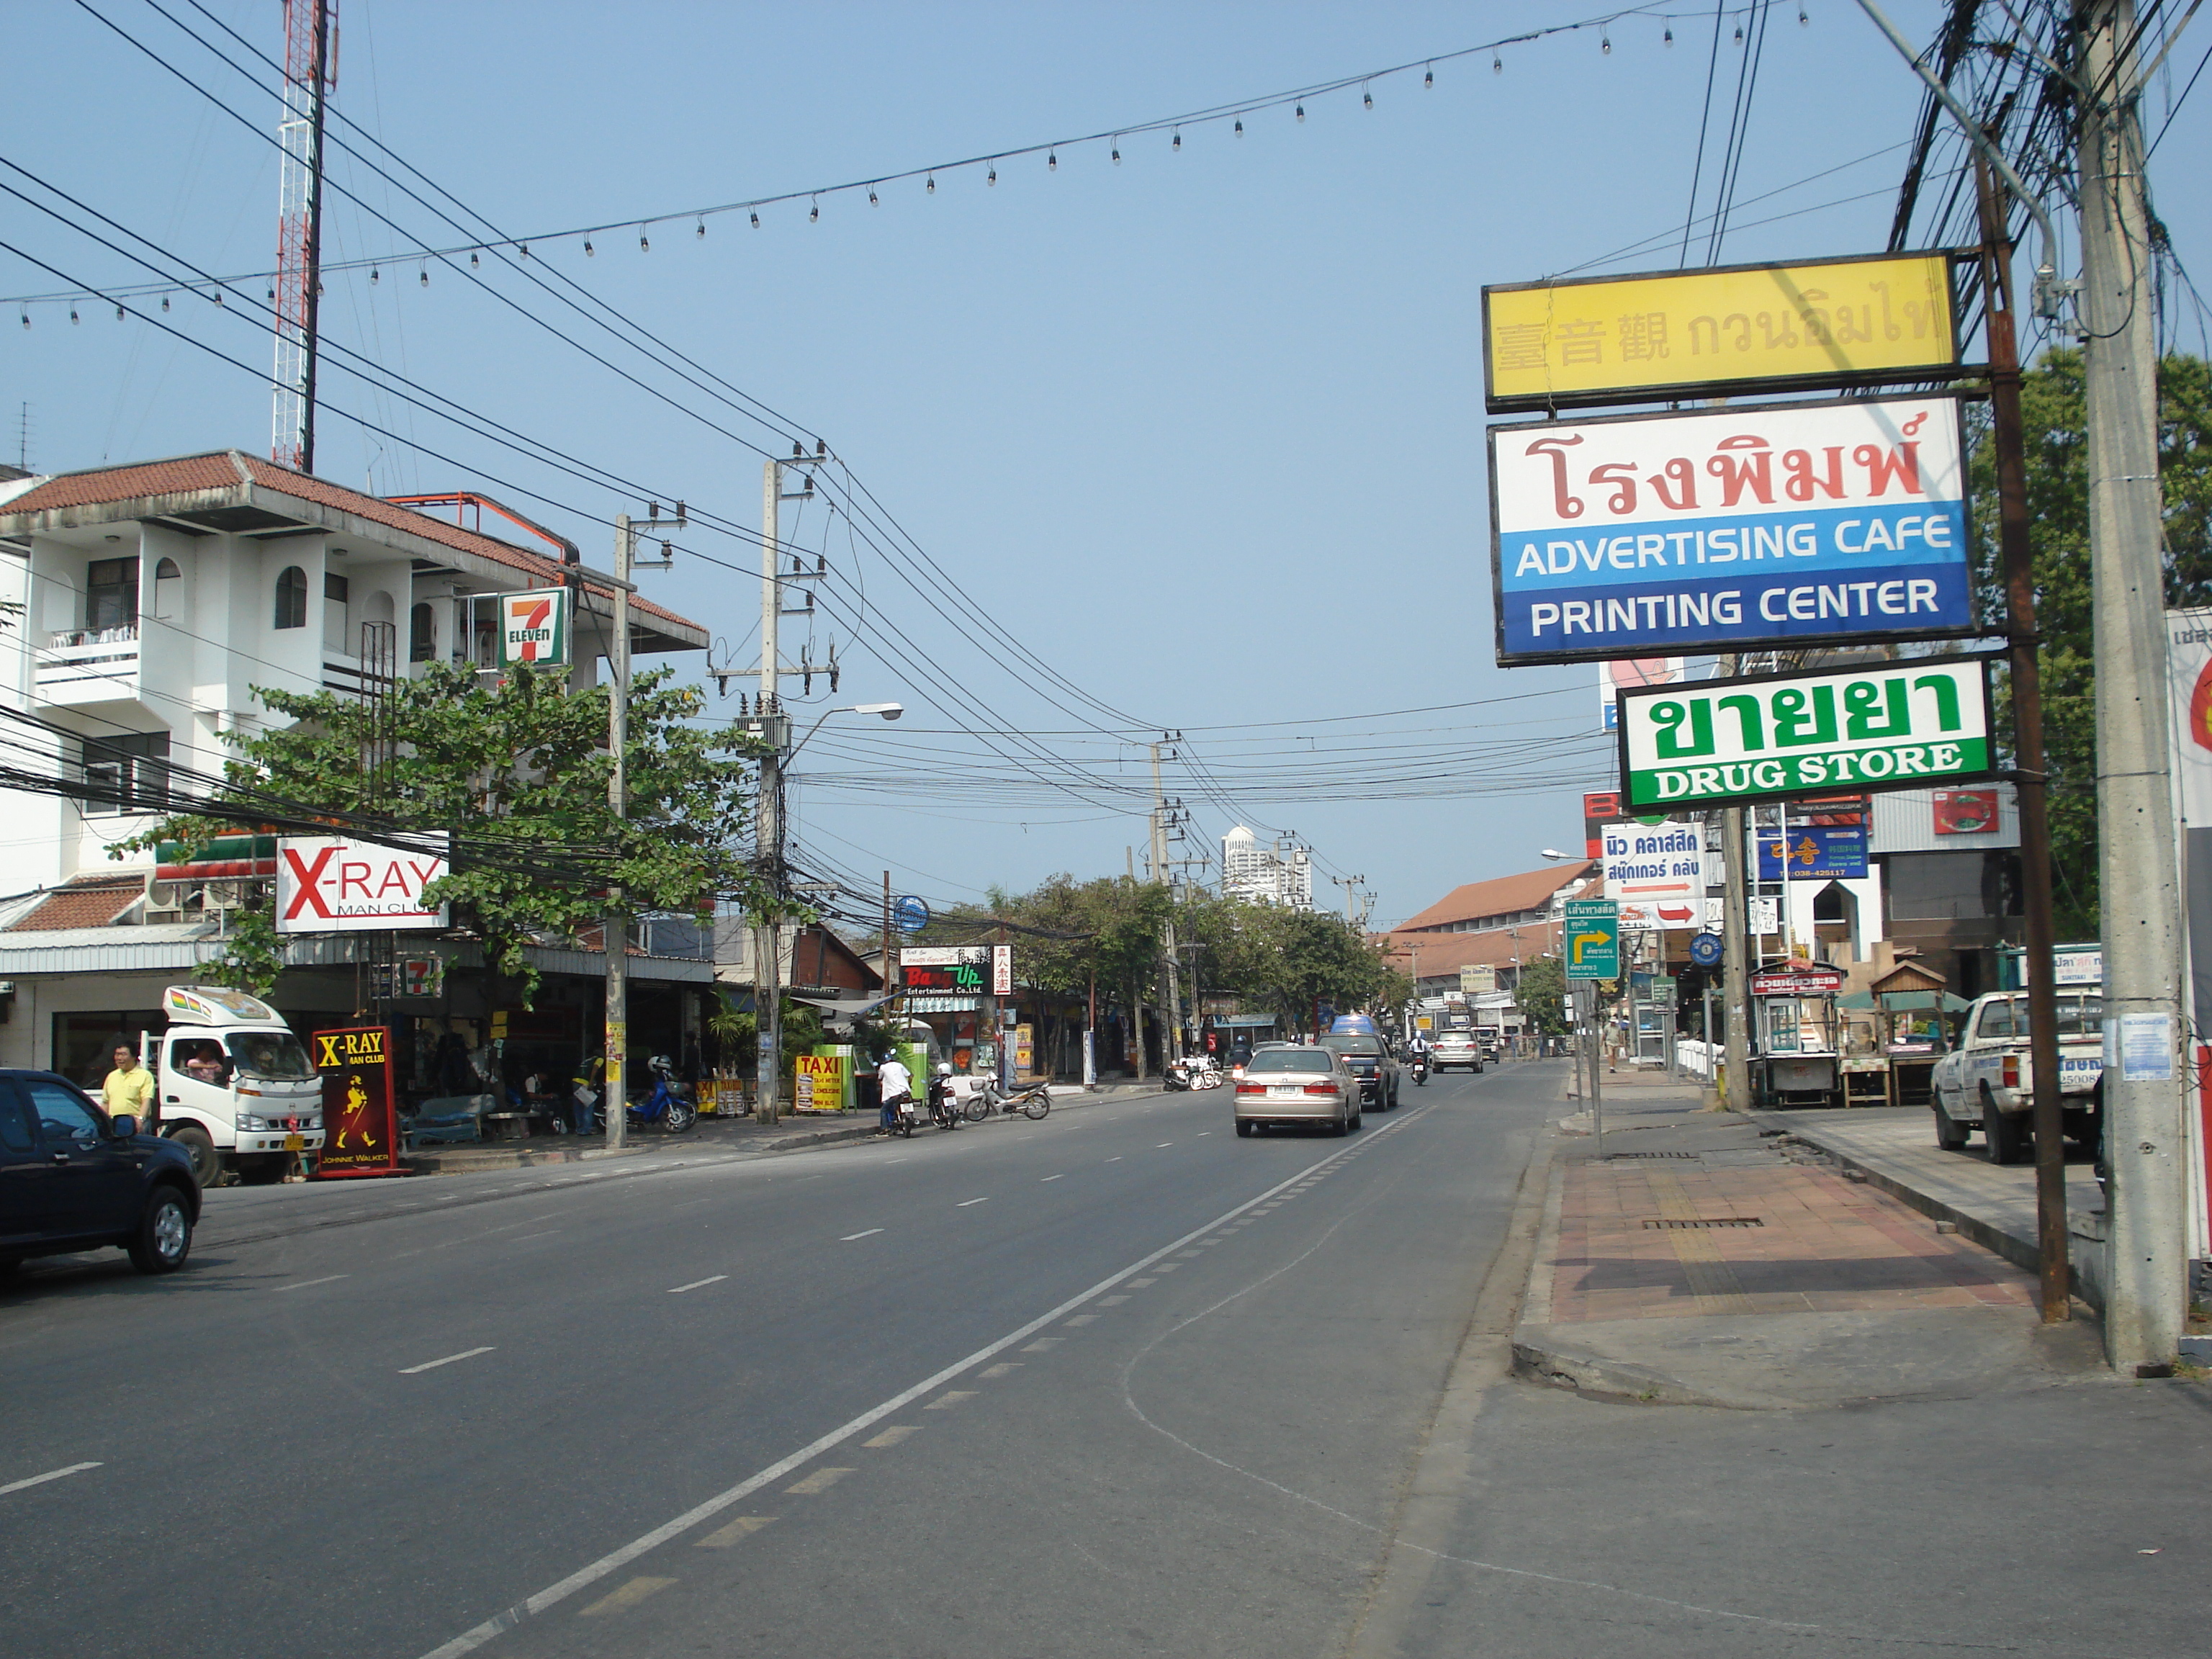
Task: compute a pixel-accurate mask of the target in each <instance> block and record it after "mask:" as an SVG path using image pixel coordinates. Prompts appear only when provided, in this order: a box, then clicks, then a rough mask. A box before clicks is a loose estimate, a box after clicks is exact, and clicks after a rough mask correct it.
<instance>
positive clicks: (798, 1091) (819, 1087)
mask: <svg viewBox="0 0 2212 1659" xmlns="http://www.w3.org/2000/svg"><path fill="white" fill-rule="evenodd" d="M846 1065H847V1058H846V1056H845V1055H843V1054H793V1056H792V1057H791V1073H792V1083H791V1099H792V1107H793V1110H795V1111H801V1112H841V1111H842V1110H844V1109H845V1085H846V1072H845V1068H846Z"/></svg>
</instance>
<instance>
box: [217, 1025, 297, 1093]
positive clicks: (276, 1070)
mask: <svg viewBox="0 0 2212 1659" xmlns="http://www.w3.org/2000/svg"><path fill="white" fill-rule="evenodd" d="M230 1058H231V1060H232V1062H233V1063H234V1065H236V1066H237V1067H238V1070H239V1073H240V1076H243V1077H252V1078H260V1079H263V1080H264V1081H266V1082H270V1083H312V1082H313V1081H314V1079H315V1068H314V1067H313V1066H312V1065H310V1064H309V1063H308V1061H307V1049H306V1048H305V1047H303V1046H302V1045H301V1042H300V1039H299V1038H297V1037H295V1036H293V1035H292V1034H291V1033H290V1032H289V1031H244V1032H240V1034H239V1035H237V1036H234V1037H232V1038H231V1040H230Z"/></svg>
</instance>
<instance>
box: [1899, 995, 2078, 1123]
mask: <svg viewBox="0 0 2212 1659" xmlns="http://www.w3.org/2000/svg"><path fill="white" fill-rule="evenodd" d="M2104 1018H2105V1000H2104V994H2103V992H2102V990H2101V989H2100V988H2099V987H2087V988H2082V987H2065V988H2063V989H2061V990H2060V991H2059V993H2058V1090H2059V1093H2060V1095H2061V1096H2062V1097H2063V1100H2064V1121H2065V1133H2066V1136H2067V1138H2068V1139H2070V1140H2076V1141H2080V1142H2081V1143H2082V1144H2083V1145H2085V1146H2095V1145H2096V1144H2097V1138H2098V1135H2099V1133H2100V1128H2101V1124H2102V1112H2101V1107H2102V1104H2103V1099H2104V1097H2103V1095H2102V1094H2101V1093H2100V1091H2099V1087H2098V1085H2099V1084H2100V1081H2101V1080H2102V1079H2103V1077H2104V1075H2105V1052H2104V1051H2105V1037H2104ZM1933 1081H1934V1085H1935V1108H1936V1145H1937V1146H1941V1147H1942V1148H1943V1150H1944V1151H1946V1152H1960V1151H1961V1150H1963V1149H1964V1148H1965V1146H1966V1136H1967V1135H1968V1133H1970V1132H1972V1130H1974V1129H1975V1128H1979V1129H1980V1130H1981V1132H1982V1139H1983V1140H1984V1141H1985V1142H1986V1143H1987V1145H1988V1148H1989V1157H1990V1163H1992V1164H2017V1163H2019V1162H2020V1161H2021V1159H2022V1158H2025V1157H2027V1152H2028V1149H2029V1147H2030V1146H2031V1145H2032V1144H2033V1134H2032V1131H2031V1119H2030V1115H2031V1112H2032V1109H2033V1106H2034V1104H2035V1072H2034V1062H2033V1060H2032V1059H2031V1058H2030V1056H2029V1053H2028V1024H2027V992H2025V991H1998V992H1995V993H1992V994H1990V995H1989V996H1985V997H1980V998H1978V999H1977V1000H1975V1003H1974V1006H1972V1008H1970V1009H1969V1010H1967V1012H1966V1030H1964V1031H1963V1032H1962V1033H1961V1034H1960V1039H1959V1044H1958V1047H1956V1048H1954V1049H1953V1050H1952V1051H1951V1052H1950V1053H1949V1054H1945V1055H1944V1056H1943V1058H1942V1059H1941V1060H1937V1061H1936V1075H1935V1078H1934V1079H1933Z"/></svg>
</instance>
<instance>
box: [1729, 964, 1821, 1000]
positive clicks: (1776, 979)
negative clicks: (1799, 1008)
mask: <svg viewBox="0 0 2212 1659" xmlns="http://www.w3.org/2000/svg"><path fill="white" fill-rule="evenodd" d="M1843 988H1844V976H1843V975H1841V974H1839V973H1838V972H1836V971H1835V970H1834V969H1831V968H1814V969H1803V968H1799V969H1787V970H1784V969H1778V970H1776V971H1775V972H1772V973H1767V974H1753V975H1752V976H1751V994H1752V995H1753V996H1755V997H1820V996H1833V995H1834V994H1836V993H1837V992H1838V991H1840V990H1842V989H1843Z"/></svg>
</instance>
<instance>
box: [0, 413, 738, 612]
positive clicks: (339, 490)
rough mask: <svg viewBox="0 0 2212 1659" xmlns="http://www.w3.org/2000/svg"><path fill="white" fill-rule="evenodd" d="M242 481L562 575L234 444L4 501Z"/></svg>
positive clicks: (106, 498)
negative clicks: (230, 446)
mask: <svg viewBox="0 0 2212 1659" xmlns="http://www.w3.org/2000/svg"><path fill="white" fill-rule="evenodd" d="M248 483H251V484H252V485H253V486H254V487H256V488H257V489H265V490H275V491H276V493H278V494H279V495H290V496H292V497H294V498H295V499H296V500H299V501H312V502H313V503H314V504H315V505H316V506H318V507H328V508H330V509H331V510H332V511H335V512H339V513H351V514H352V515H353V516H354V517H356V518H357V519H367V520H369V521H370V522H371V523H374V524H380V525H383V526H386V527H387V528H389V529H392V530H398V531H403V532H405V533H407V534H409V535H410V536H419V537H421V538H422V539H423V540H425V541H433V542H438V543H441V544H443V545H445V546H447V547H451V548H453V549H456V550H459V551H460V552H464V553H472V554H474V555H475V556H477V557H478V558H483V559H489V560H491V561H492V562H495V563H496V564H502V565H505V566H507V568H509V569H511V570H515V571H519V572H520V573H522V574H525V575H526V576H528V577H529V578H530V579H531V580H532V581H534V582H538V583H540V584H543V585H544V586H557V585H558V584H559V583H560V581H561V580H562V565H561V562H559V561H558V560H557V559H551V558H547V557H544V556H542V555H539V554H537V553H533V552H532V551H531V550H529V549H527V548H522V547H517V546H516V545H514V544H513V543H512V542H503V541H501V540H499V539H498V538H496V537H493V536H487V535H484V534H483V533H482V532H478V531H474V530H470V529H467V528H465V527H464V526H460V525H458V524H449V523H447V522H446V521H445V520H441V519H436V518H433V517H431V516H430V515H429V514H428V513H417V512H416V511H415V510H414V509H413V508H412V507H398V506H394V505H393V504H392V502H390V501H383V500H380V499H379V498H378V497H376V496H374V495H364V494H362V492H361V491H360V490H358V489H347V488H346V487H345V486H344V485H343V484H334V483H331V482H330V480H328V479H327V478H318V477H315V476H314V475H313V474H312V473H307V472H301V471H295V469H293V468H291V467H289V466H283V465H278V464H277V463H276V462H275V461H268V460H264V459H261V458H260V457H259V456H258V455H248V454H246V453H245V452H244V451H243V450H237V449H226V450H216V451H212V452H210V453H207V454H204V455H182V456H179V457H177V458H176V459H173V460H166V461H148V462H144V463H142V464H139V465H131V466H109V467H97V468H94V469H93V470H91V471H85V472H66V473H63V474H61V475H60V476H58V477H52V478H49V479H47V480H46V482H45V483H41V484H40V485H39V486H38V487H37V488H35V489H31V490H29V491H27V492H26V493H25V494H23V495H19V496H17V497H16V498H15V500H14V501H9V502H8V503H7V511H8V512H9V513H11V514H13V513H52V512H66V511H70V510H71V509H74V508H80V507H99V506H102V505H105V504H106V503H109V502H113V501H143V500H145V499H147V498H149V497H153V496H161V495H190V494H192V493H195V492H197V491H203V490H222V489H242V488H243V487H244V486H246V484H248ZM584 586H585V588H586V591H588V592H592V593H596V594H598V595H599V597H601V598H603V599H605V598H609V597H611V595H610V593H609V592H608V590H607V589H605V588H604V587H598V586H593V585H592V583H591V582H590V581H589V580H586V582H585V584H584ZM630 605H631V608H632V609H633V610H635V611H638V612H641V614H643V615H644V616H647V617H658V618H659V619H660V620H661V621H663V622H670V623H677V624H678V625H680V626H682V627H684V628H688V629H695V630H696V631H698V632H700V633H702V634H703V633H705V632H706V629H704V628H703V627H702V625H701V624H700V623H696V622H693V621H691V620H690V618H689V617H681V616H678V614H677V613H676V612H675V611H670V610H666V609H665V608H664V607H662V606H660V605H655V604H653V602H652V601H651V600H650V599H645V598H642V597H641V596H638V595H635V594H634V595H632V596H631V599H630Z"/></svg>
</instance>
